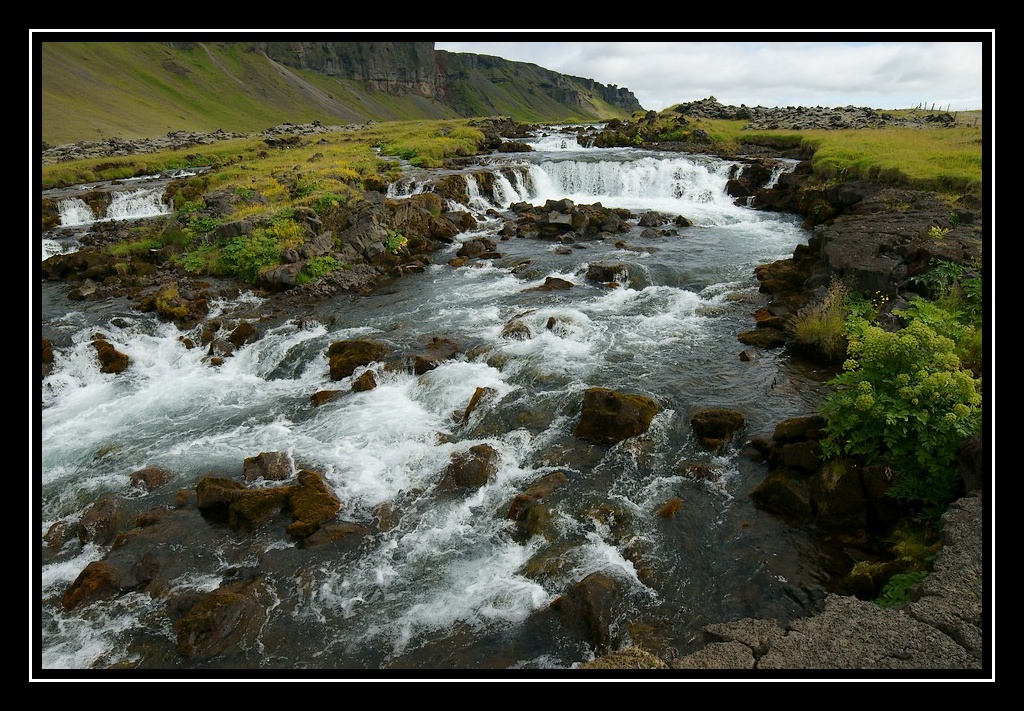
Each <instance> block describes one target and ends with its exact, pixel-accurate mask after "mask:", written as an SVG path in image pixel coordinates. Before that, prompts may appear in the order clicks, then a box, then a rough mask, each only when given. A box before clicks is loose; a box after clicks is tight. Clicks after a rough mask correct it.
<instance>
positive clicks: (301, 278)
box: [296, 255, 339, 284]
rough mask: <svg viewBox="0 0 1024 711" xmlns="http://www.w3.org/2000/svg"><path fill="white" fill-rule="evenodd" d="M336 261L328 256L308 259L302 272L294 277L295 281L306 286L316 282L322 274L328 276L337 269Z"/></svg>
mask: <svg viewBox="0 0 1024 711" xmlns="http://www.w3.org/2000/svg"><path fill="white" fill-rule="evenodd" d="M338 267H339V265H338V260H337V259H335V258H334V257H331V256H329V255H325V256H322V257H310V258H309V259H308V260H307V261H306V265H305V266H304V267H303V268H302V271H301V272H300V273H299V275H298V277H296V281H297V282H298V283H299V284H308V283H310V282H313V281H316V280H317V279H319V278H320V277H322V276H323V275H324V274H330V273H331V272H333V271H334V270H336V269H338Z"/></svg>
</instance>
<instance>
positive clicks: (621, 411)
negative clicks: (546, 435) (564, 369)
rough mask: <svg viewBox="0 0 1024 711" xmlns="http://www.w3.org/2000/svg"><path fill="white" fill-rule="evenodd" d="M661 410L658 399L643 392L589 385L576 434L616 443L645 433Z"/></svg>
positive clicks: (602, 442)
mask: <svg viewBox="0 0 1024 711" xmlns="http://www.w3.org/2000/svg"><path fill="white" fill-rule="evenodd" d="M660 411H661V407H660V406H659V405H658V403H657V402H655V401H654V400H652V399H651V398H649V397H645V396H643V395H636V394H631V393H620V392H616V391H614V390H609V389H608V388H590V389H589V390H587V391H586V392H585V393H584V394H583V407H582V409H581V411H580V419H579V422H578V423H577V424H576V428H575V429H574V430H573V434H574V435H575V436H576V437H579V438H580V439H584V440H589V441H592V442H597V443H599V444H615V443H616V442H620V441H622V440H624V439H627V438H629V437H636V436H637V435H640V434H643V433H644V432H646V431H647V430H648V428H649V427H650V426H651V421H652V420H653V419H654V416H655V415H657V414H658V412H660Z"/></svg>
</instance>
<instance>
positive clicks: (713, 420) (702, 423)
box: [690, 407, 746, 452]
mask: <svg viewBox="0 0 1024 711" xmlns="http://www.w3.org/2000/svg"><path fill="white" fill-rule="evenodd" d="M745 423H746V418H744V416H743V413H742V412H739V411H737V410H727V409H723V408H714V407H706V408H701V409H700V410H697V411H696V412H695V413H693V416H692V417H691V418H690V427H691V428H692V429H693V433H694V435H695V436H696V437H697V439H698V440H699V441H700V443H701V444H702V445H703V446H704V448H705V449H707V450H709V451H712V452H720V451H722V450H723V449H725V447H726V446H727V445H728V444H729V443H731V442H732V439H733V436H734V435H735V434H736V432H737V430H739V429H740V428H742V427H743V426H744V424H745Z"/></svg>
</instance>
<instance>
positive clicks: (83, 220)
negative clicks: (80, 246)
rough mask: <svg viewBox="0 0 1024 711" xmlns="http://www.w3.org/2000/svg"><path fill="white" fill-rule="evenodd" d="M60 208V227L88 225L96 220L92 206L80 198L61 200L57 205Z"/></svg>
mask: <svg viewBox="0 0 1024 711" xmlns="http://www.w3.org/2000/svg"><path fill="white" fill-rule="evenodd" d="M58 209H59V210H60V224H61V226H62V227H77V226H78V225H88V224H91V223H93V222H95V221H96V215H94V214H93V212H92V208H90V207H89V206H88V205H86V204H85V201H84V200H82V199H81V198H68V199H67V200H61V201H60V205H59V206H58Z"/></svg>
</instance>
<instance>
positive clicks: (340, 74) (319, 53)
mask: <svg viewBox="0 0 1024 711" xmlns="http://www.w3.org/2000/svg"><path fill="white" fill-rule="evenodd" d="M256 48H257V49H258V50H259V51H261V52H263V53H265V54H266V55H267V56H268V57H269V58H271V59H273V60H274V61H276V62H280V63H281V64H284V65H286V66H289V67H294V68H297V69H311V70H314V71H317V72H321V73H323V74H326V75H328V76H331V77H336V78H338V79H351V80H354V81H358V82H362V83H363V84H365V85H366V87H367V88H368V89H371V90H374V91H382V92H384V93H387V94H392V95H394V96H405V95H406V94H417V95H419V96H424V97H427V98H432V99H437V100H439V101H444V102H454V103H455V106H453V108H455V109H456V110H457V111H458V112H459V113H462V114H465V115H474V112H473V111H472V110H470V106H469V104H472V103H473V102H469V101H462V102H460V100H459V97H460V96H462V95H464V94H466V93H467V90H466V86H465V85H466V84H467V83H468V84H469V85H471V86H474V87H476V93H484V94H487V93H491V92H488V91H487V87H486V85H487V84H490V83H493V84H498V85H500V84H508V83H518V84H520V85H521V86H520V88H521V89H523V90H528V89H529V88H536V89H538V90H540V91H541V92H542V93H543V94H544V95H545V96H546V97H547V98H549V99H550V100H552V101H554V102H556V103H558V104H562V105H564V106H567V107H575V108H577V109H580V110H583V111H590V110H593V109H594V107H595V103H594V101H593V99H594V98H597V99H599V100H600V101H603V102H604V103H607V104H609V105H611V106H613V107H616V108H619V109H622V110H623V111H625V112H627V113H632V112H633V111H641V110H642V109H643V107H642V106H640V102H638V101H637V99H636V97H635V96H633V94H632V92H630V91H629V89H624V88H623V89H620V88H618V87H616V86H606V85H604V84H601V83H599V82H596V81H594V80H593V79H585V78H582V77H574V76H569V75H565V74H559V73H557V72H553V71H550V70H548V69H544V68H543V67H539V66H537V65H536V64H527V63H525V62H510V61H508V60H506V59H502V58H500V57H492V56H488V55H480V54H464V53H454V52H445V51H442V50H435V49H434V43H433V42H260V43H257V44H256ZM470 93H471V92H470ZM460 109H461V110H460Z"/></svg>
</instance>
